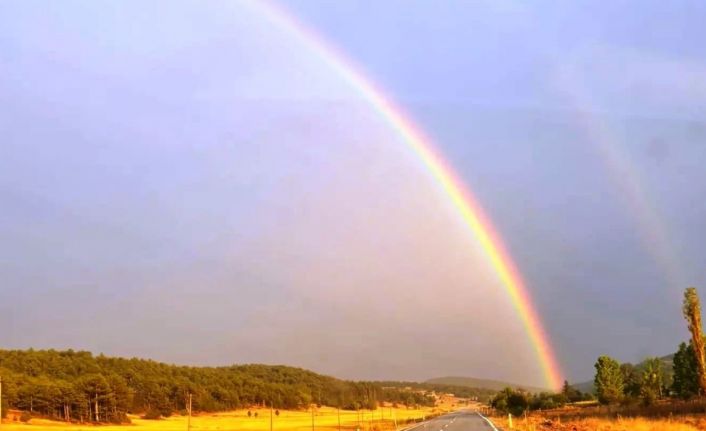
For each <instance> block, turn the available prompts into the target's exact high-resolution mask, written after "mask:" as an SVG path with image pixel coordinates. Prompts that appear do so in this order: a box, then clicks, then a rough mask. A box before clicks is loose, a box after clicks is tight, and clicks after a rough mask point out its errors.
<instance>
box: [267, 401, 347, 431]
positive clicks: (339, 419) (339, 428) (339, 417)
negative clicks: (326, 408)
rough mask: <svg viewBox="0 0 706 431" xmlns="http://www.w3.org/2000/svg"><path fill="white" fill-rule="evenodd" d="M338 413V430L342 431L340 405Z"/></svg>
mask: <svg viewBox="0 0 706 431" xmlns="http://www.w3.org/2000/svg"><path fill="white" fill-rule="evenodd" d="M336 413H338V431H341V408H340V407H338V408H337V409H336ZM270 431H271V430H270Z"/></svg>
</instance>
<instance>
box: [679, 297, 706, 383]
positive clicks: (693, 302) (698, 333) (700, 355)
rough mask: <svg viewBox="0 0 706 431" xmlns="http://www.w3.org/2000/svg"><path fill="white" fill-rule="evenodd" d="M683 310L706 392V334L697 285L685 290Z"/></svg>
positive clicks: (700, 377) (699, 375)
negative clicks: (705, 332) (705, 336)
mask: <svg viewBox="0 0 706 431" xmlns="http://www.w3.org/2000/svg"><path fill="white" fill-rule="evenodd" d="M682 312H683V313H684V318H685V319H686V321H687V322H688V326H689V332H691V343H692V346H693V349H694V357H695V359H696V369H697V370H698V382H699V387H700V388H701V390H702V391H703V392H706V357H705V356H704V336H703V330H702V327H701V304H700V302H699V294H698V292H697V291H696V288H695V287H689V288H687V289H686V290H685V291H684V303H683V306H682Z"/></svg>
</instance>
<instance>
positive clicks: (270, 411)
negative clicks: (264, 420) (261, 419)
mask: <svg viewBox="0 0 706 431" xmlns="http://www.w3.org/2000/svg"><path fill="white" fill-rule="evenodd" d="M270 431H272V402H270Z"/></svg>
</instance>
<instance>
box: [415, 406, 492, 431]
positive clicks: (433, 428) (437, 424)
mask: <svg viewBox="0 0 706 431" xmlns="http://www.w3.org/2000/svg"><path fill="white" fill-rule="evenodd" d="M407 431H493V427H491V426H490V425H489V424H488V422H487V421H486V420H485V419H483V418H482V417H481V416H480V415H479V414H478V413H475V412H470V411H458V412H454V413H449V414H447V415H443V416H439V417H438V418H434V419H431V420H428V421H426V422H422V423H420V424H419V425H416V426H414V427H412V428H407Z"/></svg>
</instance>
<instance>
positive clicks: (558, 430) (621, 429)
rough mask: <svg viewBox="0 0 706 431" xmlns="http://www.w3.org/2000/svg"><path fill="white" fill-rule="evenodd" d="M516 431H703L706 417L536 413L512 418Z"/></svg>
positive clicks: (500, 421)
mask: <svg viewBox="0 0 706 431" xmlns="http://www.w3.org/2000/svg"><path fill="white" fill-rule="evenodd" d="M492 420H493V422H494V423H495V424H496V426H498V428H501V429H503V430H509V429H510V428H509V425H508V420H507V418H505V417H494V418H492ZM512 429H514V430H518V431H704V430H706V416H703V415H690V416H680V417H673V418H671V419H651V418H616V419H608V418H583V419H578V418H577V419H570V420H566V421H558V420H556V419H554V420H547V419H544V418H542V417H539V416H532V417H529V418H527V419H526V420H525V419H524V418H513V428H512Z"/></svg>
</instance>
